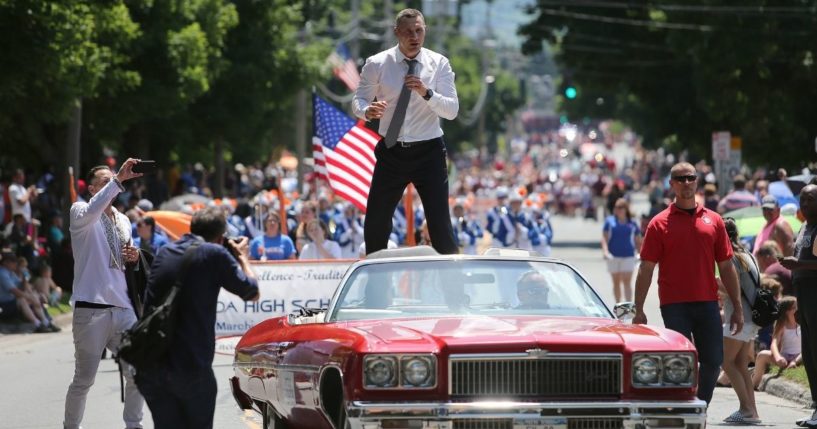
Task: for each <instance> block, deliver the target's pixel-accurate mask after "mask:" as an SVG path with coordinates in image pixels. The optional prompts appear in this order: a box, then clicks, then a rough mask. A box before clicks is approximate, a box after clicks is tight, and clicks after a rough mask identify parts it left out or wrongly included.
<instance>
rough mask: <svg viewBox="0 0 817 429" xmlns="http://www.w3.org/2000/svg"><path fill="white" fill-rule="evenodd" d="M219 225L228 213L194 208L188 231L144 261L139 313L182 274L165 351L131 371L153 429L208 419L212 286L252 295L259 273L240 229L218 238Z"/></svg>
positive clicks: (204, 423) (204, 424)
mask: <svg viewBox="0 0 817 429" xmlns="http://www.w3.org/2000/svg"><path fill="white" fill-rule="evenodd" d="M225 231H227V218H226V216H225V214H224V211H223V210H222V209H221V208H219V207H208V208H205V209H202V210H200V211H198V212H196V213H195V214H194V215H193V219H192V221H191V223H190V234H185V235H184V236H183V237H182V238H181V239H179V241H177V242H175V243H172V244H169V245H167V246H165V247H163V248H162V249H161V250H160V251H159V254H158V255H157V256H156V259H155V260H154V261H153V265H152V266H151V272H150V278H149V279H148V287H147V292H146V294H147V297H146V298H145V309H146V310H145V312H146V313H147V312H148V311H149V309H150V308H151V307H152V306H156V305H159V304H161V302H160V300H161V299H162V297H164V296H165V294H166V293H167V291H168V290H170V288H171V287H172V286H173V285H174V284H175V283H176V280H177V277H178V276H179V275H181V276H183V277H182V279H181V286H180V287H181V290H180V291H179V295H178V296H177V297H176V299H177V300H178V306H179V308H180V309H181V310H182V311H179V312H178V313H177V316H178V319H177V320H176V327H175V331H174V333H173V341H172V343H171V344H170V348H169V350H168V354H167V359H166V360H165V361H164V362H160V363H159V364H158V365H156V366H155V367H152V368H149V369H143V370H140V371H139V372H138V373H137V374H136V384H137V385H138V386H139V390H140V391H141V392H142V394H143V395H144V396H145V400H146V401H147V403H148V407H150V412H151V413H152V415H153V424H154V426H155V427H156V429H172V428H201V429H211V428H212V427H213V415H214V413H215V409H216V392H217V385H216V377H215V374H214V373H213V354H214V353H215V348H216V332H215V325H216V304H217V301H218V294H219V291H220V290H221V287H222V286H223V287H224V288H225V289H227V290H228V291H230V292H232V293H234V294H236V295H238V296H240V297H241V298H242V299H244V300H245V301H257V300H258V296H259V295H258V281H257V280H256V278H255V274H254V273H253V272H252V269H251V268H250V261H249V256H248V254H249V246H248V244H247V243H248V240H247V237H242V238H241V239H240V240H239V241H237V242H234V241H232V240H226V242H225V238H224V232H225ZM194 245H195V246H197V248H195V249H193V250H191V252H194V253H193V254H192V255H191V256H190V258H189V260H188V262H187V266H184V267H183V261H184V258H185V252H186V251H187V249H188V248H190V247H191V246H194ZM225 245H226V246H229V247H230V250H228V249H227V248H226V247H225ZM231 253H232V254H231ZM233 255H235V256H233Z"/></svg>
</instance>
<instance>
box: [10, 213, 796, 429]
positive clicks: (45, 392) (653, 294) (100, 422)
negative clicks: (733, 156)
mask: <svg viewBox="0 0 817 429" xmlns="http://www.w3.org/2000/svg"><path fill="white" fill-rule="evenodd" d="M638 204H639V201H636V212H638V211H639V210H638ZM553 223H554V229H555V233H556V244H557V246H555V247H554V250H553V256H554V257H557V258H561V259H564V260H566V261H568V262H569V263H571V264H572V265H573V266H574V267H576V268H577V269H578V270H579V271H580V272H582V273H583V274H584V275H585V277H586V278H587V280H588V281H589V282H590V283H591V284H592V285H593V286H594V287H595V288H596V290H598V291H599V293H600V294H601V296H602V298H603V299H604V300H605V301H606V302H607V303H608V304H609V305H610V306H612V299H613V298H612V296H613V294H612V288H611V286H610V280H609V276H608V274H607V272H606V269H605V265H604V261H603V260H602V258H601V251H600V249H599V248H598V245H597V242H598V239H599V237H600V235H601V232H600V228H601V223H597V222H593V221H585V220H582V219H578V218H575V219H565V218H561V217H555V218H554V222H553ZM559 243H570V245H569V246H563V245H560V244H559ZM646 310H647V314H648V318H649V321H650V323H651V324H656V325H659V326H660V325H661V318H660V313H659V312H658V297H657V286H656V285H653V287H652V288H651V290H650V295H649V298H648V301H647V305H646ZM231 363H232V359H231V357H229V356H222V355H217V356H216V359H215V362H214V369H215V372H216V376H217V378H218V382H219V391H218V400H217V407H216V415H215V426H214V427H216V428H219V429H222V428H235V429H244V428H252V429H255V428H260V427H261V422H260V419H259V418H258V416H257V415H255V413H252V412H249V413H244V412H241V411H240V410H239V409H238V407H237V406H236V405H235V403H234V401H233V399H232V396H231V394H230V389H229V386H228V384H227V379H228V378H229V377H230V376H231V374H232V368H231ZM73 368H74V362H73V345H72V336H71V332H70V329H65V330H64V331H63V332H61V333H57V334H16V335H5V336H0V398H2V400H0V416H1V417H0V428H3V429H29V428H37V429H39V428H42V429H45V428H56V427H59V426H60V425H61V422H62V416H63V405H64V401H65V392H66V389H67V387H68V384H69V383H70V381H71V377H72V375H73ZM757 402H758V404H759V411H760V416H761V418H762V419H763V424H762V426H763V427H774V428H794V427H795V425H794V421H795V420H796V419H797V418H799V417H802V416H805V415H806V414H808V413H809V410H806V409H805V408H803V406H802V405H799V404H796V403H794V402H790V401H787V400H784V399H780V398H778V397H775V396H771V395H768V394H766V393H757ZM737 408H738V405H737V399H736V396H735V393H734V391H733V390H732V389H731V388H718V389H717V390H716V392H715V399H714V400H713V403H712V405H711V407H710V409H709V417H708V423H709V425H711V426H728V425H726V424H724V423H721V421H722V420H723V418H724V417H726V416H727V415H729V414H731V413H732V412H733V411H735V410H736V409H737ZM145 413H146V414H145V420H144V424H145V428H153V424H152V422H151V419H150V413H149V410H148V409H147V408H145ZM121 414H122V405H121V403H120V402H119V374H118V372H117V369H116V367H115V365H114V363H113V361H112V360H110V359H107V360H104V361H103V362H102V364H101V365H100V368H99V374H98V376H97V379H96V384H95V385H94V386H93V387H92V388H91V391H90V394H89V396H88V403H87V408H86V412H85V421H84V423H83V426H84V427H85V428H86V429H97V428H104V429H110V428H118V427H120V428H121V427H123V425H122V418H121Z"/></svg>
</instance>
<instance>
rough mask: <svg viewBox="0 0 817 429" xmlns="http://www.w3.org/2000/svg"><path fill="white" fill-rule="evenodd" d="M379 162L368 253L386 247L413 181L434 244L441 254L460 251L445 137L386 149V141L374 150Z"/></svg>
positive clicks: (367, 228)
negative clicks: (453, 223) (396, 212)
mask: <svg viewBox="0 0 817 429" xmlns="http://www.w3.org/2000/svg"><path fill="white" fill-rule="evenodd" d="M374 154H375V158H376V159H377V163H376V164H375V166H374V174H372V186H371V188H370V189H369V200H368V201H367V202H366V222H365V224H364V225H363V238H364V240H366V254H370V253H374V252H377V251H378V250H383V249H385V248H386V244H387V243H388V241H389V234H390V233H391V230H392V216H394V209H395V208H397V203H399V202H400V198H401V197H402V196H403V191H404V190H405V189H406V186H408V184H409V183H413V184H414V187H415V188H417V193H418V194H419V195H420V200H422V202H423V209H424V210H425V216H426V222H427V224H428V233H429V235H430V236H431V245H432V246H433V247H434V249H435V250H436V251H437V252H439V253H441V254H452V253H458V252H459V249H458V247H457V243H456V242H455V241H454V230H453V229H452V228H451V217H450V215H449V211H448V167H447V166H446V158H445V157H446V151H445V143H444V142H443V139H442V137H440V138H436V139H432V140H428V141H425V142H422V143H417V144H414V145H413V146H411V147H402V146H401V145H400V144H399V143H398V144H397V145H395V146H394V147H392V148H391V149H386V145H385V143H383V140H381V141H380V143H378V144H377V146H376V147H375V150H374Z"/></svg>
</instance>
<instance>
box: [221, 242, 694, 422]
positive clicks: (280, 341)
mask: <svg viewBox="0 0 817 429" xmlns="http://www.w3.org/2000/svg"><path fill="white" fill-rule="evenodd" d="M494 253H496V254H493V255H491V254H488V255H481V256H463V255H445V256H441V255H437V254H436V253H434V252H433V251H432V250H430V248H429V250H428V251H423V250H422V249H420V250H417V248H414V249H397V250H389V251H383V252H378V254H377V255H376V257H371V256H370V257H369V258H367V259H365V260H362V261H359V262H357V263H355V264H354V265H352V266H351V267H350V268H349V270H348V271H347V272H346V274H345V275H344V278H343V279H342V280H341V283H340V285H339V287H338V289H337V291H336V292H335V295H334V297H333V298H332V301H331V303H330V305H329V308H326V309H316V310H306V311H303V312H302V313H301V314H298V315H290V316H287V317H279V318H274V319H270V320H267V321H265V322H263V323H260V324H258V325H256V326H254V327H253V328H252V329H250V330H249V331H248V332H247V333H246V334H245V335H244V337H243V338H242V339H241V341H240V342H239V343H238V345H237V347H236V354H235V362H234V369H235V376H234V377H233V378H232V380H231V385H232V388H233V395H234V396H235V398H236V401H237V402H238V404H239V405H240V406H241V407H242V408H244V409H255V410H257V411H258V412H260V413H261V415H262V416H263V422H264V427H265V428H310V429H313V428H330V429H331V428H343V429H346V428H361V429H363V428H365V429H375V428H406V429H408V428H418V429H420V428H423V429H429V428H438V429H500V428H502V429H504V428H507V429H618V428H621V429H624V428H627V429H630V428H632V429H648V428H686V429H697V428H703V427H704V424H705V421H706V403H705V402H703V401H701V400H699V399H697V398H696V397H695V389H696V380H697V356H696V352H695V348H694V346H693V345H692V344H691V343H690V342H689V341H687V339H686V338H684V337H683V336H682V335H680V334H678V333H675V332H673V331H669V330H666V329H660V328H656V327H652V326H643V325H632V324H628V323H625V322H622V321H620V320H619V319H618V318H616V316H615V315H614V314H613V313H612V312H611V311H610V309H608V308H607V307H606V306H605V304H604V303H603V302H602V300H601V299H600V298H599V296H598V294H596V292H595V291H594V290H593V289H592V288H591V287H590V286H589V285H588V284H587V282H586V281H585V280H584V278H583V277H582V276H581V275H580V274H579V273H578V272H576V271H575V270H574V269H573V268H572V267H570V266H569V265H567V264H566V263H564V262H560V261H558V260H554V259H549V258H542V257H537V256H532V255H528V254H524V255H512V256H506V255H503V254H502V253H503V252H501V251H498V252H494Z"/></svg>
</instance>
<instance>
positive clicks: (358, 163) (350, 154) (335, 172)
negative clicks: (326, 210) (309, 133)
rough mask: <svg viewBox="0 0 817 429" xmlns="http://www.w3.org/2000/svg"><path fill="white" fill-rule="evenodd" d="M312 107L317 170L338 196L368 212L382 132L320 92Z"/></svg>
mask: <svg viewBox="0 0 817 429" xmlns="http://www.w3.org/2000/svg"><path fill="white" fill-rule="evenodd" d="M312 108H313V114H314V118H315V137H314V138H313V139H312V148H313V153H314V154H313V157H314V159H315V173H316V174H317V175H319V176H321V175H323V177H325V178H326V179H327V181H328V182H329V186H330V187H331V188H332V191H333V192H334V193H335V194H336V195H338V196H340V197H341V198H343V199H345V200H346V201H349V202H350V203H352V204H354V205H355V206H356V207H357V208H358V209H360V210H361V211H362V212H364V213H365V212H366V200H367V199H368V198H369V187H371V184H372V173H373V172H374V163H375V157H374V147H375V145H377V142H378V141H380V138H381V137H380V135H378V134H377V133H375V132H374V131H372V130H370V129H368V128H366V126H365V125H364V122H363V121H357V122H355V120H354V119H352V118H350V117H349V116H347V115H346V114H345V113H343V112H341V111H340V110H338V109H337V108H336V107H335V106H333V105H331V104H330V103H329V102H327V101H326V100H324V99H323V98H321V97H319V96H318V95H313V96H312Z"/></svg>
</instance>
